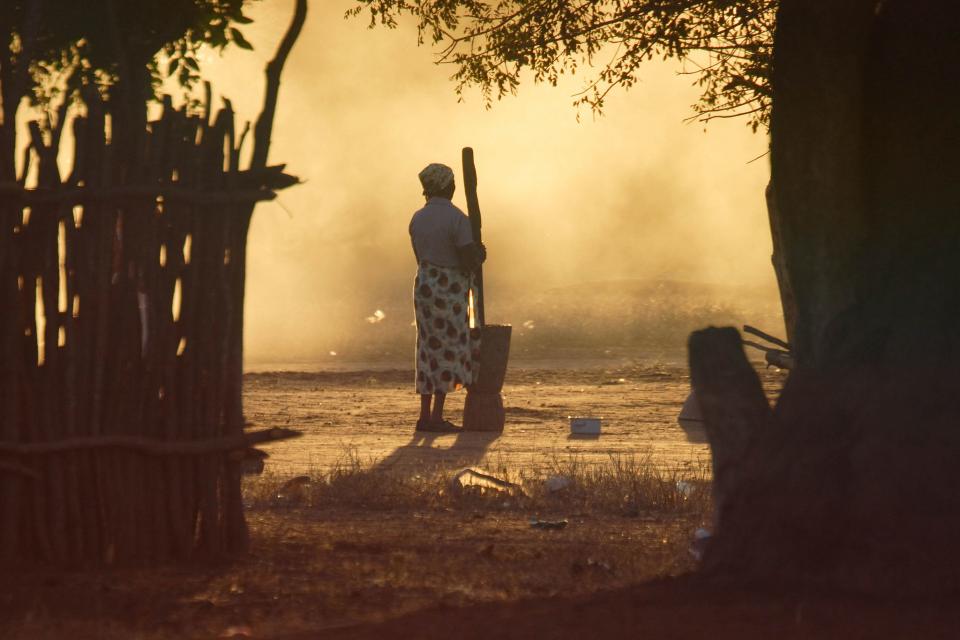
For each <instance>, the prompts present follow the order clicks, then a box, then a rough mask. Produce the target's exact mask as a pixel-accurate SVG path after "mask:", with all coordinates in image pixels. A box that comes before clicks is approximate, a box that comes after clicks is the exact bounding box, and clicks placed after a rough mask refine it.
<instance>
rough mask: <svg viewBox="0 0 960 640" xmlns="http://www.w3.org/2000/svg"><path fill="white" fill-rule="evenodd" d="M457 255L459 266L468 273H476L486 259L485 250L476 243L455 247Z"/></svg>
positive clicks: (481, 244)
mask: <svg viewBox="0 0 960 640" xmlns="http://www.w3.org/2000/svg"><path fill="white" fill-rule="evenodd" d="M457 254H458V255H459V256H460V266H462V267H463V268H464V269H468V270H470V271H476V270H477V269H478V268H479V267H480V265H482V264H483V263H484V262H485V261H486V259H487V248H486V247H485V246H484V245H483V243H482V242H481V243H480V244H479V245H478V244H477V243H476V242H471V243H470V244H467V245H464V246H462V247H457Z"/></svg>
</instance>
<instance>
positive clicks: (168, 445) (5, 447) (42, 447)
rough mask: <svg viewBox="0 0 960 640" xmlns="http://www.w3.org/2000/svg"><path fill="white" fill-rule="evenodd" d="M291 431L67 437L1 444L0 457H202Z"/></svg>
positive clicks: (285, 435) (292, 433)
mask: <svg viewBox="0 0 960 640" xmlns="http://www.w3.org/2000/svg"><path fill="white" fill-rule="evenodd" d="M301 435H303V434H302V433H301V432H300V431H295V430H293V429H263V430H261V431H251V432H249V433H239V434H235V435H230V436H222V437H220V438H208V439H206V440H157V439H154V438H142V437H139V436H122V435H103V436H89V437H80V438H68V439H66V440H58V441H55V442H0V454H8V455H19V456H27V455H42V454H50V453H62V452H65V451H80V450H85V449H129V450H133V451H139V452H140V453H145V454H147V455H156V456H164V455H166V456H169V455H192V456H196V455H203V454H207V453H220V452H223V451H233V450H235V449H246V448H248V447H252V446H254V445H256V444H261V443H264V442H275V441H278V440H288V439H290V438H299V437H300V436H301Z"/></svg>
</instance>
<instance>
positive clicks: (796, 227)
mask: <svg viewBox="0 0 960 640" xmlns="http://www.w3.org/2000/svg"><path fill="white" fill-rule="evenodd" d="M958 18H960V7H958V6H957V5H956V3H955V2H953V1H952V0H886V1H884V2H877V1H875V0H835V1H834V2H809V1H807V0H782V2H781V5H780V9H779V12H778V16H777V33H776V39H775V53H774V76H773V89H774V103H773V104H774V108H773V115H772V125H771V129H772V130H771V133H772V153H771V161H772V173H773V183H774V184H775V185H776V194H775V198H776V203H775V204H776V207H775V209H776V212H777V216H778V220H777V222H778V227H779V229H780V233H781V241H782V245H781V247H780V249H781V250H782V251H783V254H784V259H783V264H784V265H785V270H786V272H787V276H788V279H789V282H790V284H791V285H792V287H793V292H794V296H795V300H796V313H797V315H796V325H795V328H794V336H793V343H794V344H793V346H794V354H795V356H796V360H797V365H798V366H797V368H796V369H795V370H794V371H792V372H791V374H790V377H789V378H788V380H787V382H786V385H785V388H784V390H783V393H782V394H781V397H780V401H779V403H778V405H777V406H776V408H775V410H774V413H773V417H772V420H771V421H770V422H769V424H768V425H761V427H760V428H753V429H752V430H751V431H750V432H751V433H752V434H753V435H752V436H751V439H750V443H749V445H748V446H746V447H744V449H743V450H744V453H743V454H742V459H741V464H740V465H739V469H738V477H739V478H740V480H739V481H738V482H737V484H736V489H735V491H734V492H733V494H732V495H726V496H725V497H724V500H723V502H722V504H721V505H720V506H719V513H718V526H719V530H718V532H717V536H716V538H715V540H714V542H713V543H712V544H711V546H710V548H709V549H708V551H707V555H706V557H705V560H704V568H705V569H706V570H708V571H719V572H724V573H731V572H732V573H740V574H742V575H746V576H750V577H754V578H765V579H778V578H787V579H791V580H795V579H797V578H800V579H808V580H813V581H816V582H824V583H829V584H840V585H843V586H846V587H854V588H864V589H873V590H876V589H880V590H884V591H903V590H907V591H911V592H918V591H919V592H924V591H945V590H951V591H952V590H955V589H957V588H958V587H960V548H958V545H957V544H956V540H957V539H958V536H960V476H958V474H957V472H956V466H957V462H958V460H960V429H958V426H960V407H958V405H957V403H956V401H955V399H954V398H953V397H952V396H953V394H954V393H956V390H957V389H960V364H958V363H960V360H958V355H960V353H958V351H960V322H958V317H960V269H958V268H957V266H956V256H957V255H960V158H958V154H957V149H958V148H960V119H958V118H957V116H956V106H955V101H954V93H955V91H956V87H958V86H960V72H958V69H957V66H956V64H955V60H956V59H957V58H958V54H960V38H957V37H956V34H955V25H956V24H957V20H958ZM714 338H716V336H713V337H711V336H708V335H705V334H699V335H698V336H696V337H695V338H692V339H691V347H693V346H694V342H696V340H700V341H701V342H703V341H704V340H705V341H706V342H708V343H709V342H710V341H711V340H712V339H714ZM715 351H716V350H713V351H711V350H709V349H708V350H707V352H711V353H712V352H715ZM703 353H705V351H704V350H703V349H699V350H697V349H692V350H691V369H692V377H693V379H694V384H695V387H696V386H697V384H698V380H699V381H701V382H700V384H701V385H706V386H707V387H709V385H710V382H709V376H708V375H707V372H706V371H705V368H707V367H709V366H714V365H713V364H711V362H710V358H708V357H706V356H704V355H703ZM729 357H730V358H732V359H734V360H735V359H737V358H739V357H742V354H739V353H738V352H734V355H731V356H729ZM705 376H706V377H705ZM704 380H706V382H704ZM757 384H759V383H757ZM697 392H698V395H699V394H700V393H701V389H699V388H698V389H697ZM704 414H705V420H706V421H707V424H708V430H709V429H710V428H711V423H713V428H714V429H715V430H716V428H717V425H718V424H719V423H720V422H722V416H721V415H718V413H717V412H716V411H715V412H714V415H711V412H710V411H709V410H708V409H707V407H704Z"/></svg>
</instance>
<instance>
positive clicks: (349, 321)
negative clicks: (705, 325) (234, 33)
mask: <svg viewBox="0 0 960 640" xmlns="http://www.w3.org/2000/svg"><path fill="white" fill-rule="evenodd" d="M292 4H293V3H292V1H287V0H282V1H281V0H271V2H266V3H263V4H260V5H258V6H256V8H255V11H253V13H252V14H251V15H252V17H254V18H255V20H256V22H255V24H253V25H250V27H248V28H247V32H248V37H249V39H250V40H251V42H253V43H254V46H255V48H256V50H255V51H254V52H244V51H239V50H233V51H230V52H229V53H227V54H226V55H224V56H223V57H220V56H218V55H215V54H212V55H209V56H208V57H207V59H206V61H205V74H206V75H207V77H208V78H210V79H211V80H212V81H213V82H214V85H215V86H214V90H215V91H216V92H218V93H222V94H223V95H226V96H228V97H230V98H231V99H232V100H233V101H234V103H235V106H236V107H237V108H238V111H239V112H240V115H241V117H245V118H248V119H253V118H254V117H255V116H256V114H257V112H258V110H259V106H260V103H261V101H262V90H263V67H264V64H265V62H266V60H267V59H269V58H270V56H271V55H272V53H273V50H274V47H275V46H276V43H277V41H278V40H279V38H280V36H281V34H282V31H283V30H284V28H285V27H286V24H287V21H288V20H289V16H290V12H291V9H292ZM350 6H352V5H351V3H350V2H314V3H313V5H312V7H311V10H310V16H309V19H308V22H307V25H306V27H305V29H304V31H303V34H302V36H301V38H300V41H299V42H298V43H297V45H296V48H295V49H294V51H293V54H292V56H291V58H290V60H289V63H288V66H287V69H286V71H285V73H284V79H283V85H282V88H281V94H280V103H279V112H278V116H277V121H276V126H275V130H274V136H273V144H272V150H271V162H273V163H279V162H285V163H287V165H288V167H289V171H290V172H292V173H294V174H296V175H299V176H300V177H301V178H302V179H303V180H304V181H305V182H304V184H302V185H300V186H297V187H294V188H292V189H290V190H288V191H285V192H283V193H282V194H281V196H280V199H279V202H278V203H267V204H263V205H261V206H260V207H259V208H258V210H257V212H256V214H255V216H254V223H253V226H252V228H251V236H250V253H249V267H248V286H247V303H246V304H247V306H246V309H247V311H246V318H247V327H246V331H247V333H246V349H247V351H246V353H247V361H248V365H256V363H258V362H261V363H262V362H273V363H277V362H319V363H327V362H332V361H333V360H334V359H337V358H339V359H341V360H343V359H351V358H352V359H363V358H368V357H374V356H376V355H377V354H381V355H385V356H386V357H398V356H400V355H405V354H406V352H405V351H404V350H405V349H406V348H408V347H409V348H410V349H412V340H413V333H412V329H411V328H410V323H411V321H412V320H413V312H412V309H411V308H410V302H409V294H410V290H411V286H412V280H413V276H414V269H415V264H414V260H413V257H412V252H411V249H410V241H409V236H408V233H407V225H408V223H409V219H410V216H411V214H412V213H413V212H414V211H415V210H416V209H417V208H419V207H420V206H421V205H422V196H421V195H420V186H419V183H418V181H417V172H418V171H419V170H420V169H421V168H422V167H423V166H425V165H426V164H428V163H430V162H444V163H447V164H449V165H451V166H452V167H454V169H455V171H456V172H457V174H458V177H459V173H460V149H461V148H462V147H463V146H468V145H469V146H472V147H473V148H474V149H475V152H476V160H477V169H478V174H479V183H480V184H479V196H480V204H481V208H482V210H483V214H484V241H485V243H486V244H487V247H488V249H489V261H488V263H487V266H486V268H485V277H486V281H487V300H488V302H487V316H488V321H494V322H510V323H513V324H514V325H515V326H516V327H517V329H518V330H519V331H518V337H519V333H525V334H527V335H528V336H534V335H535V332H536V331H541V335H546V333H545V330H546V329H549V328H550V327H553V329H554V331H553V333H552V334H551V335H553V337H554V338H555V339H556V340H560V341H563V340H566V341H568V342H571V343H577V342H578V341H580V342H582V343H583V344H584V345H586V346H589V345H590V344H592V343H591V340H590V339H587V337H586V336H585V334H583V332H586V333H590V332H591V331H592V332H593V334H594V336H593V337H594V338H598V335H599V334H603V335H599V339H600V342H602V341H603V339H605V336H606V335H607V334H610V333H611V332H612V333H614V334H615V333H616V332H617V331H618V328H619V327H621V325H624V326H626V325H629V324H630V323H631V322H634V323H640V324H637V325H636V326H635V327H634V331H633V333H630V332H629V331H627V333H626V334H624V336H625V337H624V336H619V337H617V336H612V339H616V340H620V339H621V338H623V339H625V340H627V341H628V342H629V341H630V340H631V339H634V338H636V335H635V334H637V333H638V332H639V333H640V334H644V335H660V334H659V333H657V332H658V330H659V329H661V328H658V327H656V326H646V325H643V326H641V324H642V323H653V324H654V325H656V324H657V323H668V324H669V323H672V325H673V326H674V327H677V326H678V322H677V315H676V314H677V313H678V312H677V309H679V308H681V307H682V308H683V309H686V311H685V312H684V313H686V314H687V315H684V316H683V317H684V320H683V322H680V323H679V324H680V325H682V326H680V329H682V330H683V331H686V329H687V326H686V325H687V324H690V325H696V324H697V323H698V322H700V321H701V319H700V317H699V316H697V314H698V313H701V312H702V313H703V314H706V315H704V316H703V319H705V320H706V321H714V320H715V319H717V317H719V319H720V320H723V319H727V317H728V316H729V319H730V320H731V321H737V320H739V319H741V318H740V316H741V315H743V314H747V315H748V316H749V315H750V314H751V313H752V311H750V310H745V309H744V306H743V305H744V304H746V303H745V301H753V302H756V305H755V306H756V307H757V309H759V311H757V313H762V314H766V315H767V316H771V315H772V314H775V307H776V293H775V284H774V276H773V272H772V269H771V267H770V251H771V247H770V238H769V230H768V224H767V218H766V210H765V206H764V199H763V189H764V186H765V184H766V182H767V179H768V176H769V166H768V163H767V160H766V158H761V159H759V160H756V161H754V162H750V161H751V160H753V159H755V158H757V157H758V156H761V155H762V154H763V153H764V151H765V150H766V147H767V138H766V136H765V135H761V134H752V133H751V132H750V130H749V129H748V128H747V127H746V126H745V123H744V122H742V121H739V120H734V121H717V122H714V123H712V124H710V125H708V126H707V127H706V132H705V131H704V126H703V125H702V124H700V123H685V122H684V120H685V119H686V118H688V117H689V116H690V115H691V113H692V111H691V109H690V105H691V104H692V103H693V102H694V101H695V100H696V97H697V89H696V87H693V86H691V84H692V81H693V77H692V76H684V75H679V74H678V72H679V71H682V68H681V67H680V66H679V65H678V64H677V63H675V62H674V63H661V62H651V63H649V64H647V65H646V66H645V67H643V68H642V77H641V81H640V82H639V83H638V84H637V85H636V86H635V87H634V89H632V90H631V91H630V92H629V93H624V92H620V93H617V94H616V95H614V96H613V97H612V98H611V99H609V100H608V107H607V110H606V112H605V114H604V115H603V116H602V117H600V118H593V117H592V115H591V114H590V113H589V112H586V111H585V112H581V121H580V122H577V119H576V115H577V113H576V110H575V109H574V108H573V107H572V106H571V102H572V95H573V94H574V93H576V92H577V91H579V90H580V89H581V88H582V87H583V85H584V82H585V77H581V76H577V77H574V78H572V79H570V80H569V81H568V82H566V83H564V84H563V85H562V86H561V87H558V88H552V87H539V86H535V85H533V84H532V83H525V84H524V85H523V86H522V87H521V91H520V95H519V97H516V98H508V99H505V100H504V101H502V102H500V103H497V104H496V105H495V106H494V108H493V109H491V110H485V109H484V106H483V103H482V100H481V98H480V96H479V94H478V93H472V94H468V95H467V96H466V97H465V101H464V102H463V103H458V100H457V97H456V95H455V94H454V85H453V83H452V82H451V81H450V80H449V79H448V77H449V75H450V74H451V73H452V68H450V67H444V66H437V65H435V64H433V52H432V51H431V50H429V49H428V48H418V47H417V46H416V33H415V30H414V29H413V28H401V29H399V30H397V31H389V30H385V29H375V30H368V29H367V28H366V24H367V23H366V20H365V19H353V20H344V19H343V13H344V11H345V10H346V9H347V8H349V7H350ZM454 201H455V203H457V204H458V205H459V206H461V208H464V209H465V208H466V207H465V204H464V202H463V194H462V191H458V192H457V194H456V196H455V198H454ZM664 282H666V283H668V284H667V285H663V284H662V283H664ZM591 283H594V284H591ZM618 283H620V284H618ZM657 283H661V284H657ZM676 283H693V285H695V286H692V287H691V288H684V287H682V286H680V285H677V284H676ZM707 285H709V286H707ZM664 286H666V288H664ZM678 287H679V288H678ZM745 292H746V293H745ZM598 296H599V297H598ZM671 300H674V301H676V303H677V304H676V306H675V307H673V306H672V304H671ZM753 302H750V305H753ZM651 305H661V307H662V308H658V309H657V310H656V311H655V312H654V311H652V310H651ZM738 305H739V306H738ZM377 311H379V313H376V312H377ZM604 314H608V315H611V317H609V318H608V319H607V321H601V320H602V319H603V316H604ZM690 314H693V315H690ZM711 314H713V315H711ZM718 314H719V316H718ZM738 314H739V315H738ZM571 316H573V317H571ZM688 316H689V317H688ZM593 320H597V321H598V322H599V324H598V323H596V322H595V323H594V324H590V323H591V322H593ZM684 323H686V324H684ZM578 327H579V329H578ZM777 328H778V327H773V329H777ZM577 331H581V333H577ZM651 332H652V333H651ZM663 335H664V336H666V335H667V334H663ZM630 336H633V338H631V337H630ZM670 336H671V337H665V338H664V339H666V340H676V339H678V338H677V337H676V336H673V334H670ZM607 337H609V336H607ZM408 341H409V342H410V344H409V345H407V342H408ZM534 342H535V341H533V342H529V344H530V345H534ZM520 344H521V345H522V344H523V342H522V340H521V342H520ZM597 344H599V342H598V343H597ZM680 346H682V339H680ZM331 352H335V353H336V355H332V353H331Z"/></svg>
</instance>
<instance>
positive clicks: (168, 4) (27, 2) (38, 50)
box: [0, 0, 256, 104]
mask: <svg viewBox="0 0 960 640" xmlns="http://www.w3.org/2000/svg"><path fill="white" fill-rule="evenodd" d="M255 1H256V0H84V1H83V2H78V1H77V0H7V1H6V2H5V3H4V10H3V11H2V12H0V37H2V38H3V39H4V41H5V43H6V46H5V47H4V50H3V51H2V52H0V83H2V86H3V90H4V93H5V95H11V94H7V92H8V91H10V92H12V91H17V92H18V93H20V94H21V95H28V96H31V97H32V99H33V100H34V102H37V103H40V104H46V103H48V102H49V101H50V99H51V98H52V97H53V96H55V95H57V94H58V93H61V92H62V91H64V90H67V91H72V90H73V89H75V88H77V87H78V86H79V85H81V84H88V85H95V86H97V87H99V88H100V89H101V91H104V92H106V91H108V89H109V87H110V86H112V85H114V84H116V83H117V82H118V81H119V79H120V77H122V76H128V77H131V78H138V79H140V80H139V81H142V83H143V84H149V85H150V86H149V87H143V89H146V90H147V91H148V95H156V93H157V90H158V89H159V86H160V84H161V83H162V82H163V80H164V79H165V78H166V77H172V78H174V79H175V80H176V82H177V83H178V84H180V85H181V86H182V87H184V88H185V89H186V90H189V89H191V88H192V87H193V86H194V85H195V84H196V83H197V81H198V80H199V79H200V73H199V71H200V64H199V52H200V50H201V48H202V47H204V46H206V47H209V48H211V49H213V50H217V51H220V50H223V49H224V48H225V47H227V46H228V45H235V46H238V47H241V48H244V49H251V48H252V46H251V45H250V43H249V42H248V41H247V39H246V38H245V37H244V35H243V32H242V31H241V28H242V27H243V25H247V24H249V23H251V22H252V20H251V19H250V18H248V17H247V16H245V15H244V13H243V8H244V6H249V5H250V4H251V3H252V2H255ZM125 65H126V66H128V67H129V69H128V70H129V71H132V72H133V73H130V74H128V73H125V72H124V66H125ZM143 69H146V73H141V71H142V70H143ZM18 79H19V80H20V82H17V80H18ZM24 85H27V86H24Z"/></svg>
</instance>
